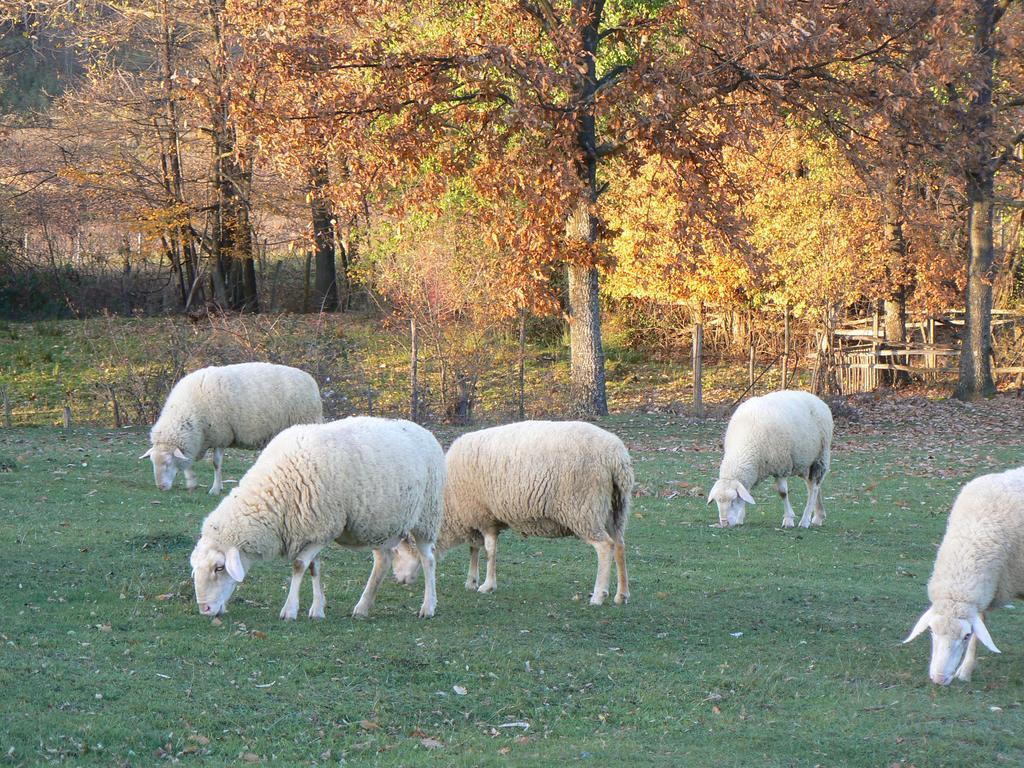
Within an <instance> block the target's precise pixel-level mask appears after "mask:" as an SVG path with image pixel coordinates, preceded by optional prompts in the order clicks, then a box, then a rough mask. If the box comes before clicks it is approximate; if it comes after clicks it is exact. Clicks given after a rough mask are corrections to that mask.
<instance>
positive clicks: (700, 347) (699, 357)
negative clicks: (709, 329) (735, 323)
mask: <svg viewBox="0 0 1024 768" xmlns="http://www.w3.org/2000/svg"><path fill="white" fill-rule="evenodd" d="M702 320H703V318H698V320H697V322H696V323H694V325H693V410H694V411H695V412H696V413H697V415H698V416H703V415H704V323H703V322H702Z"/></svg>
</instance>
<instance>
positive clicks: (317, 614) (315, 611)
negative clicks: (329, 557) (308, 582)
mask: <svg viewBox="0 0 1024 768" xmlns="http://www.w3.org/2000/svg"><path fill="white" fill-rule="evenodd" d="M320 572H321V566H320V558H319V557H318V558H316V559H315V560H313V562H311V563H310V564H309V575H310V577H311V578H312V579H313V603H312V604H311V605H310V606H309V618H311V619H322V618H323V617H324V608H326V607H327V596H326V595H324V585H323V584H322V583H321V582H320Z"/></svg>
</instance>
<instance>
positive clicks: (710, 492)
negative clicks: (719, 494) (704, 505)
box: [708, 480, 722, 506]
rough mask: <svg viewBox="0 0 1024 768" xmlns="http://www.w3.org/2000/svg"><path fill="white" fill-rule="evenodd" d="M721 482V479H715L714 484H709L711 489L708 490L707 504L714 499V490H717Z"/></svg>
mask: <svg viewBox="0 0 1024 768" xmlns="http://www.w3.org/2000/svg"><path fill="white" fill-rule="evenodd" d="M721 484H722V481H721V480H715V484H714V485H712V486H711V490H710V491H708V505H709V506H710V505H711V502H713V501H714V500H715V491H717V490H718V486H719V485H721Z"/></svg>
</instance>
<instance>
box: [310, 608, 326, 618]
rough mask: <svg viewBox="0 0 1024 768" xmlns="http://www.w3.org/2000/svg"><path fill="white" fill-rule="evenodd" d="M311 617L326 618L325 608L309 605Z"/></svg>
mask: <svg viewBox="0 0 1024 768" xmlns="http://www.w3.org/2000/svg"><path fill="white" fill-rule="evenodd" d="M309 618H311V619H322V618H324V609H323V608H314V607H313V606H310V607H309Z"/></svg>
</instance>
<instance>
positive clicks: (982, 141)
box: [954, 0, 997, 400]
mask: <svg viewBox="0 0 1024 768" xmlns="http://www.w3.org/2000/svg"><path fill="white" fill-rule="evenodd" d="M974 7H975V16H974V22H975V23H974V61H975V66H976V68H977V72H976V73H975V74H976V75H977V77H976V83H977V85H976V91H975V93H974V95H973V96H972V97H971V100H970V106H969V109H968V111H967V112H966V114H965V123H966V126H965V127H966V128H967V130H968V132H969V133H970V134H971V135H973V136H974V142H975V154H974V155H973V157H971V158H970V161H969V163H968V166H967V169H966V182H967V184H966V187H967V203H968V213H967V254H966V256H967V290H966V294H965V296H964V305H965V314H964V330H963V337H962V338H961V340H960V377H959V380H958V381H957V385H956V391H955V392H954V394H955V396H956V397H957V398H958V399H960V400H977V399H979V398H982V397H987V396H989V395H992V394H995V391H996V386H995V381H994V380H993V378H992V267H993V262H994V258H995V251H994V248H993V221H992V218H993V197H994V191H995V166H994V164H993V157H992V155H993V152H992V147H993V140H992V126H993V106H992V82H993V76H994V72H995V60H996V50H995V42H994V40H993V36H994V33H995V25H996V13H997V2H996V0H975V3H974Z"/></svg>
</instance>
